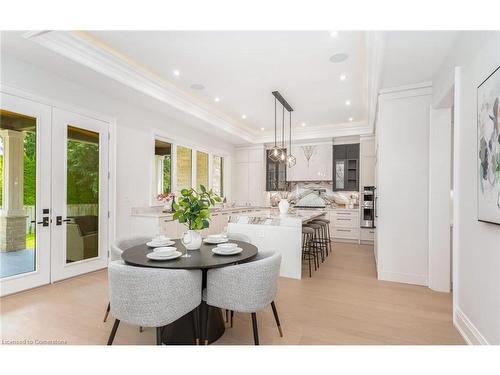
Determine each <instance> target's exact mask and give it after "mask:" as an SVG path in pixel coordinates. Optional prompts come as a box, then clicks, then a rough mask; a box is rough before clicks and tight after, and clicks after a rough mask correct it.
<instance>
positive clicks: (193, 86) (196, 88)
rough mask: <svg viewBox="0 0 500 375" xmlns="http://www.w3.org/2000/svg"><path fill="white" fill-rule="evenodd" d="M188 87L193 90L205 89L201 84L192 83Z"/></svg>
mask: <svg viewBox="0 0 500 375" xmlns="http://www.w3.org/2000/svg"><path fill="white" fill-rule="evenodd" d="M190 87H191V88H192V89H193V90H203V89H204V88H205V86H203V85H202V84H201V83H193V84H192V85H191V86H190Z"/></svg>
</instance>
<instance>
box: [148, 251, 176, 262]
mask: <svg viewBox="0 0 500 375" xmlns="http://www.w3.org/2000/svg"><path fill="white" fill-rule="evenodd" d="M181 255H182V253H181V252H180V251H176V252H175V253H174V254H173V255H169V256H168V257H165V256H161V255H160V254H157V253H155V252H153V253H148V254H146V257H148V259H151V260H172V259H176V258H179V257H180V256H181Z"/></svg>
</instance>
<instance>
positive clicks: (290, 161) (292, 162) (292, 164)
mask: <svg viewBox="0 0 500 375" xmlns="http://www.w3.org/2000/svg"><path fill="white" fill-rule="evenodd" d="M289 113H290V144H289V146H288V156H287V158H286V163H287V164H288V168H292V167H295V164H297V159H296V158H295V156H293V155H292V112H289Z"/></svg>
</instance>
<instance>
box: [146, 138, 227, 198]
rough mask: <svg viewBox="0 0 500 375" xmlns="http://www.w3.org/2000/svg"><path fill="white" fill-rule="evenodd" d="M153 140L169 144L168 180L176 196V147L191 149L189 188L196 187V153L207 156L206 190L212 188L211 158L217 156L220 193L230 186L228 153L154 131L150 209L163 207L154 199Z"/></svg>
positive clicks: (153, 144) (152, 142)
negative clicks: (169, 165)
mask: <svg viewBox="0 0 500 375" xmlns="http://www.w3.org/2000/svg"><path fill="white" fill-rule="evenodd" d="M155 140H158V141H162V142H168V143H170V144H171V147H172V148H171V150H172V152H171V161H170V162H171V171H170V178H171V189H172V191H173V192H175V193H176V194H177V193H179V191H178V188H177V147H178V146H181V147H187V148H189V149H191V152H192V154H191V188H195V189H196V187H197V182H198V181H197V170H196V169H197V155H198V154H197V153H198V151H200V152H203V153H205V154H207V155H208V185H209V186H208V188H209V189H211V188H212V168H213V157H214V156H218V157H221V158H222V193H223V194H226V192H227V191H228V189H227V185H228V184H230V181H229V180H228V178H227V176H228V170H229V169H228V165H230V164H229V163H228V160H230V159H231V155H230V154H229V153H228V152H224V151H223V152H221V151H220V150H213V149H210V148H207V147H204V146H201V145H198V144H196V143H192V142H190V141H189V140H183V139H179V138H170V137H167V136H165V134H164V132H163V131H159V130H155V131H153V132H152V137H151V149H152V152H151V155H152V156H151V160H152V162H151V163H150V164H151V168H152V169H151V173H150V185H151V187H150V206H151V207H159V206H163V203H162V202H159V201H158V200H157V199H156V194H155V192H156V186H155V181H156V178H155V176H154V174H155V173H156V169H155V152H154V147H155Z"/></svg>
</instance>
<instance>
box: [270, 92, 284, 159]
mask: <svg viewBox="0 0 500 375" xmlns="http://www.w3.org/2000/svg"><path fill="white" fill-rule="evenodd" d="M276 137H277V133H276V97H275V98H274V147H273V148H271V151H270V152H269V159H271V160H272V161H274V162H277V161H279V160H280V157H281V150H280V148H279V147H278V145H277V143H276Z"/></svg>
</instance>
